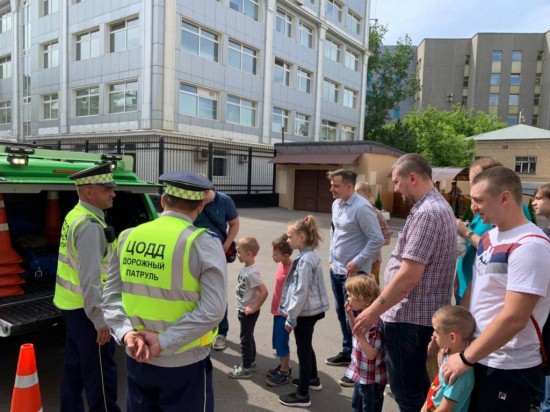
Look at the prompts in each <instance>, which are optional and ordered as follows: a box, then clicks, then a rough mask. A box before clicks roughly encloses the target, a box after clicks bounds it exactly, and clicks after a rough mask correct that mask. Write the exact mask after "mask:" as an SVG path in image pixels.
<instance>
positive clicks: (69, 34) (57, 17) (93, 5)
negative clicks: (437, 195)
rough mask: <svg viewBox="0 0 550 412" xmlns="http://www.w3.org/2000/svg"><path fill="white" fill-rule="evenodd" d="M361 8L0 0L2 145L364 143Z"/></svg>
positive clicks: (197, 0)
mask: <svg viewBox="0 0 550 412" xmlns="http://www.w3.org/2000/svg"><path fill="white" fill-rule="evenodd" d="M369 9H370V1H365V0H345V1H344V0H292V1H286V0H219V1H216V0H176V1H160V0H141V1H138V0H110V1H99V0H11V1H6V0H0V137H3V138H11V139H16V140H21V141H22V140H36V139H37V138H47V137H50V138H51V137H54V136H55V137H57V136H59V137H60V138H63V137H75V136H82V137H87V136H96V135H102V136H113V138H116V137H117V136H119V135H122V134H124V135H127V134H128V132H136V131H157V132H167V133H171V135H173V133H177V134H181V136H196V137H203V138H213V139H231V140H237V141H240V142H248V143H260V144H273V143H275V142H279V141H281V137H282V129H283V128H284V131H285V132H284V135H285V139H286V140H287V141H319V140H327V141H339V140H360V139H361V138H362V136H363V123H364V120H363V115H362V114H363V112H364V99H363V98H362V96H365V94H366V68H367V47H368V32H369V30H368V23H369Z"/></svg>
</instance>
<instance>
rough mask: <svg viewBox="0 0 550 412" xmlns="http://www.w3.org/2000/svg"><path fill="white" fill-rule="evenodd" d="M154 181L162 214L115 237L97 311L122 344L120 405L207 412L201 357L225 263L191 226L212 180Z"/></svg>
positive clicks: (171, 176)
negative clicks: (123, 395)
mask: <svg viewBox="0 0 550 412" xmlns="http://www.w3.org/2000/svg"><path fill="white" fill-rule="evenodd" d="M159 180H160V181H161V182H162V183H164V184H166V188H165V192H164V194H163V195H162V197H161V205H162V207H163V208H164V212H163V213H162V214H161V215H160V217H159V218H158V219H156V220H154V221H152V222H148V223H145V224H142V225H140V226H137V227H136V228H133V229H128V230H126V231H124V232H122V233H121V234H120V236H119V238H118V245H117V251H116V253H115V255H114V256H113V258H112V260H111V265H110V268H109V274H108V278H107V283H106V286H105V294H104V301H103V309H104V312H105V317H106V320H107V322H108V324H109V326H110V327H111V331H112V333H113V335H114V337H115V339H116V340H117V342H119V343H120V344H122V345H125V346H126V355H127V356H126V371H127V409H128V410H158V409H159V408H160V409H162V410H182V411H183V410H189V411H198V410H200V411H211V412H213V411H214V396H213V388H212V363H211V362H210V357H209V355H210V347H211V344H212V341H213V339H214V338H215V337H216V333H217V325H218V324H219V322H220V320H221V319H222V318H223V316H224V312H225V307H226V304H227V276H226V271H227V264H226V259H225V254H224V251H223V248H222V245H221V242H220V240H219V239H218V238H217V236H216V235H215V234H212V233H210V232H208V231H206V230H205V229H199V228H196V227H195V226H193V222H194V220H195V219H196V218H197V215H198V214H199V213H200V212H201V211H202V209H203V207H204V203H205V202H204V194H205V192H206V191H209V190H212V189H213V185H212V183H211V182H210V181H209V180H208V179H207V178H205V177H203V176H200V175H196V174H193V173H166V174H163V175H162V176H161V177H160V178H159ZM138 405H139V407H138Z"/></svg>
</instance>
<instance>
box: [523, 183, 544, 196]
mask: <svg viewBox="0 0 550 412" xmlns="http://www.w3.org/2000/svg"><path fill="white" fill-rule="evenodd" d="M542 184H544V183H543V182H521V188H522V189H523V194H524V195H527V196H535V192H536V191H537V189H538V188H539V186H540V185H542Z"/></svg>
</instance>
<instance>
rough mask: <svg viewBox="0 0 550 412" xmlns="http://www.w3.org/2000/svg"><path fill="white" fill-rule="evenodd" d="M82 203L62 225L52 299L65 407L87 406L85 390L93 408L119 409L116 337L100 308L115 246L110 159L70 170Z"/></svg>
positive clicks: (70, 409)
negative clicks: (57, 312) (60, 323)
mask: <svg viewBox="0 0 550 412" xmlns="http://www.w3.org/2000/svg"><path fill="white" fill-rule="evenodd" d="M69 179H71V180H73V181H74V182H75V184H76V190H77V193H78V198H79V201H78V204H77V205H76V206H75V207H74V208H73V209H72V210H71V211H70V212H69V213H68V214H67V216H66V217H65V220H64V222H63V227H62V229H61V240H60V244H59V258H58V262H57V281H56V285H55V295H54V300H53V301H54V304H55V306H57V307H58V308H59V309H61V312H62V314H63V317H64V319H65V325H66V330H67V332H66V347H65V366H64V371H63V380H62V384H61V406H60V410H61V411H67V412H74V411H83V410H84V404H83V401H82V390H83V389H85V390H86V399H87V402H88V406H89V410H90V411H109V412H110V411H120V408H119V407H118V405H117V403H116V402H117V372H116V364H115V362H114V360H113V354H114V351H115V343H114V341H112V340H111V334H110V331H109V327H108V326H107V323H106V322H105V319H104V317H103V312H102V310H101V302H102V294H103V291H102V288H103V283H104V282H105V278H106V276H107V270H108V267H109V259H110V257H111V255H112V254H113V247H112V244H111V243H110V241H111V242H112V240H113V239H108V234H109V232H110V230H109V228H108V226H107V224H106V222H105V214H104V212H103V211H104V210H105V209H110V208H111V207H113V199H114V197H115V192H114V188H115V187H116V184H115V182H114V181H113V175H112V172H111V164H110V163H106V164H102V165H99V166H95V167H92V168H89V169H86V170H83V171H81V172H78V173H75V174H73V175H71V176H69Z"/></svg>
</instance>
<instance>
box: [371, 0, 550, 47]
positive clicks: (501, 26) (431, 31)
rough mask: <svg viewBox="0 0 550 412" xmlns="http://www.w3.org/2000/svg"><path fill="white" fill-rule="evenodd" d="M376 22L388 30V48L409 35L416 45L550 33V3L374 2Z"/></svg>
mask: <svg viewBox="0 0 550 412" xmlns="http://www.w3.org/2000/svg"><path fill="white" fill-rule="evenodd" d="M372 19H378V24H383V25H385V26H388V29H389V30H388V33H386V36H385V37H384V44H385V45H392V44H396V43H397V40H398V39H400V38H402V37H404V36H405V34H408V35H409V37H410V38H411V39H412V44H413V45H416V46H417V45H418V44H419V43H420V42H421V41H422V40H423V39H426V38H432V39H433V38H468V39H469V38H471V37H472V36H473V35H474V34H476V33H495V32H496V33H546V32H547V31H550V1H548V0H523V1H522V0H461V1H448V0H371V24H373V23H374V22H373V21H372Z"/></svg>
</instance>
